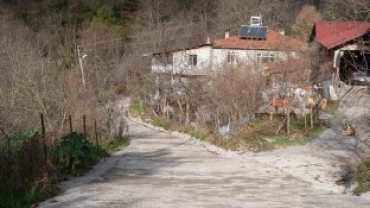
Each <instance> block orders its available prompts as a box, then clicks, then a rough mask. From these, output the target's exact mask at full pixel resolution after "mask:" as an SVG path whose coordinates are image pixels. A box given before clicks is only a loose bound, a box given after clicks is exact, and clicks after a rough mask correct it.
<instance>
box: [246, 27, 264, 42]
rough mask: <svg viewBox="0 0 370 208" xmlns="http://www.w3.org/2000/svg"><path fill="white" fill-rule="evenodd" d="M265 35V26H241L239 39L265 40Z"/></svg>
mask: <svg viewBox="0 0 370 208" xmlns="http://www.w3.org/2000/svg"><path fill="white" fill-rule="evenodd" d="M266 35H267V26H247V25H243V26H242V28H241V30H240V37H241V38H251V39H265V38H266Z"/></svg>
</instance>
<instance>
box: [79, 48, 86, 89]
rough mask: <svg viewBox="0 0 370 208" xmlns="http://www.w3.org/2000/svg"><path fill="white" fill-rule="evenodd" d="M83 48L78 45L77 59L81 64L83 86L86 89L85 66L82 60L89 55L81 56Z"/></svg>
mask: <svg viewBox="0 0 370 208" xmlns="http://www.w3.org/2000/svg"><path fill="white" fill-rule="evenodd" d="M81 51H82V48H81V46H79V45H77V57H78V63H79V64H80V69H81V76H82V84H83V86H84V87H85V75H84V66H83V64H82V59H83V58H85V57H86V56H87V55H83V56H82V55H81Z"/></svg>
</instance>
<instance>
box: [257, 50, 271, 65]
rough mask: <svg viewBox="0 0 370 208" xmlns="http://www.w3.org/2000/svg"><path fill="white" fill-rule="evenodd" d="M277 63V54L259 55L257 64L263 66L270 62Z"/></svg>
mask: <svg viewBox="0 0 370 208" xmlns="http://www.w3.org/2000/svg"><path fill="white" fill-rule="evenodd" d="M274 61H275V54H274V53H267V52H266V53H257V63H258V64H261V63H262V64H263V63H268V62H274Z"/></svg>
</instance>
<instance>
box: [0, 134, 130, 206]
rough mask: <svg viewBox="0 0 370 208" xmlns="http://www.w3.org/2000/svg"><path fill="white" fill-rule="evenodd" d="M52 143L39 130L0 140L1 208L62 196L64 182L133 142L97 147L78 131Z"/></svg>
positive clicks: (120, 139)
mask: <svg viewBox="0 0 370 208" xmlns="http://www.w3.org/2000/svg"><path fill="white" fill-rule="evenodd" d="M51 141H52V138H51V137H50V135H48V134H46V135H41V134H39V130H38V129H37V128H30V129H26V130H22V131H18V132H16V133H13V134H11V135H9V136H7V137H6V138H5V139H1V140H0V166H1V169H0V208H27V207H31V206H32V205H35V204H37V202H39V201H43V200H46V199H48V198H50V197H52V196H54V195H56V194H58V193H59V192H60V189H59V185H58V184H59V182H60V181H63V180H66V179H68V178H70V177H76V176H81V175H83V174H85V173H86V172H88V171H89V170H91V168H92V167H93V166H94V165H95V164H96V163H97V162H99V160H100V159H102V158H104V157H107V156H109V154H110V153H112V152H114V151H117V150H119V149H120V148H122V147H124V146H127V145H128V143H129V140H128V138H127V137H115V139H114V140H112V141H110V142H104V143H102V144H101V145H97V144H95V143H94V142H92V141H91V140H89V138H88V137H87V136H86V135H85V134H83V133H76V132H72V133H70V134H67V135H66V136H64V137H62V138H61V139H60V140H58V141H57V142H51Z"/></svg>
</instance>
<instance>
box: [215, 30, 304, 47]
mask: <svg viewBox="0 0 370 208" xmlns="http://www.w3.org/2000/svg"><path fill="white" fill-rule="evenodd" d="M212 45H213V47H214V48H222V49H243V50H278V51H289V50H302V49H305V48H307V43H305V42H303V41H301V40H298V39H296V38H293V37H289V36H285V35H281V34H280V33H278V32H275V31H272V30H269V31H268V32H267V37H266V39H261V40H258V39H242V38H240V37H238V36H232V37H229V38H226V39H220V40H215V41H214V42H213V43H212Z"/></svg>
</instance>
